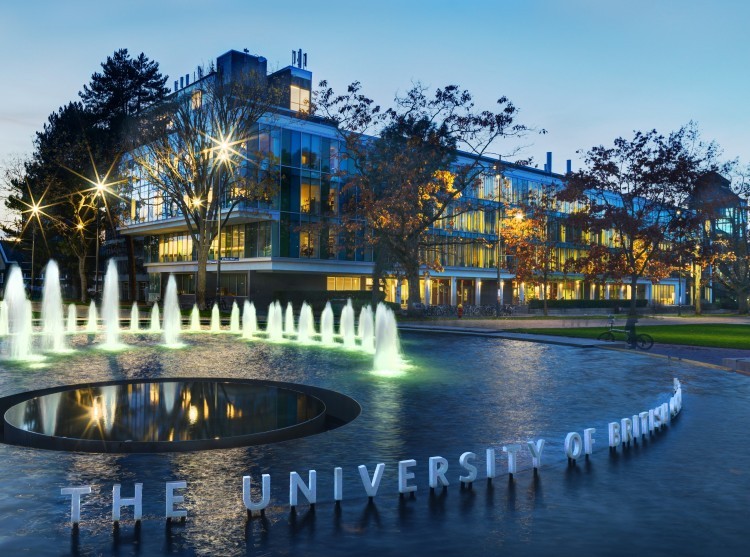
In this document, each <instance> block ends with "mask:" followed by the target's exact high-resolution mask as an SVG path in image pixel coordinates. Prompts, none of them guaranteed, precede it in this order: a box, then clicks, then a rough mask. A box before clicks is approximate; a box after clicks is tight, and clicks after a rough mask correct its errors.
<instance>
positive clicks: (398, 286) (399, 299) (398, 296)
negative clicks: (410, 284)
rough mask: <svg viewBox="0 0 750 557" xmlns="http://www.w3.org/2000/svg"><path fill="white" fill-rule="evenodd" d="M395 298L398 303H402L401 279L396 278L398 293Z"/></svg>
mask: <svg viewBox="0 0 750 557" xmlns="http://www.w3.org/2000/svg"><path fill="white" fill-rule="evenodd" d="M394 299H395V300H396V303H397V304H398V305H401V279H400V278H397V279H396V295H395V296H394Z"/></svg>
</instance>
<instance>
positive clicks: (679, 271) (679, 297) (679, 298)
mask: <svg viewBox="0 0 750 557" xmlns="http://www.w3.org/2000/svg"><path fill="white" fill-rule="evenodd" d="M676 215H677V226H678V227H679V228H678V229H677V249H678V250H679V251H678V263H677V316H678V317H680V316H682V246H681V243H680V238H681V232H682V226H681V219H682V211H681V210H680V209H677V212H676Z"/></svg>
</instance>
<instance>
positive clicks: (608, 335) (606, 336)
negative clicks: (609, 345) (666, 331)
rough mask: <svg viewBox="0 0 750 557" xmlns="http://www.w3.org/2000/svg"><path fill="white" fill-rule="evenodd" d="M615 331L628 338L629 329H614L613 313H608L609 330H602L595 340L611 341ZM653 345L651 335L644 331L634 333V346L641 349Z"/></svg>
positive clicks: (648, 348)
mask: <svg viewBox="0 0 750 557" xmlns="http://www.w3.org/2000/svg"><path fill="white" fill-rule="evenodd" d="M615 333H624V334H625V335H626V338H627V340H630V334H631V333H630V331H628V330H627V329H615V317H614V315H610V316H609V330H608V331H604V332H603V333H602V334H600V335H599V336H598V337H596V338H597V340H603V341H607V342H612V341H613V340H615ZM653 345H654V339H653V338H652V337H651V335H647V334H646V333H639V334H637V335H635V346H636V348H640V349H641V350H650V349H651V347H652V346H653Z"/></svg>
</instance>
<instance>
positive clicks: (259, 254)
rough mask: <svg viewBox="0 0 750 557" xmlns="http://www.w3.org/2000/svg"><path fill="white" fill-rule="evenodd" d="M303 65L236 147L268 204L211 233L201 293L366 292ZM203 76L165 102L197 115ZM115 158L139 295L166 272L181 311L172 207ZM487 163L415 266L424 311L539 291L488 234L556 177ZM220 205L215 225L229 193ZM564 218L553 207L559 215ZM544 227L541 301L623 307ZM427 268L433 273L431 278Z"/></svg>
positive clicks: (367, 268)
mask: <svg viewBox="0 0 750 557" xmlns="http://www.w3.org/2000/svg"><path fill="white" fill-rule="evenodd" d="M295 58H297V57H296V56H295ZM300 58H301V56H300ZM304 65H305V64H303V63H302V61H301V59H300V60H299V62H298V64H296V65H291V66H288V67H286V68H283V69H281V70H278V71H277V72H274V73H272V74H269V75H268V76H267V78H268V80H269V81H270V82H273V83H274V84H275V85H277V86H278V87H279V88H280V89H281V91H282V92H283V96H282V99H283V100H282V104H283V106H280V107H278V110H276V111H274V114H273V117H268V118H263V119H261V121H260V123H259V124H258V125H257V129H256V131H255V133H253V134H252V136H251V137H250V138H249V139H248V141H247V142H246V145H245V146H244V148H245V149H246V151H247V153H253V152H258V153H266V154H269V155H272V157H269V158H270V159H271V160H273V161H275V162H274V164H276V165H278V168H277V169H276V170H277V172H276V175H277V176H278V178H277V183H276V188H275V194H274V196H273V197H272V198H269V199H265V200H262V201H253V202H240V203H239V204H237V205H234V206H233V207H232V209H231V213H230V215H229V218H228V220H227V221H226V224H224V225H222V226H221V227H219V225H218V222H217V231H218V230H219V228H220V234H219V236H218V237H217V238H216V239H215V240H214V242H213V245H212V248H211V251H210V254H209V264H208V274H207V281H208V282H207V293H209V295H210V293H213V292H215V291H216V292H219V293H220V294H221V295H223V296H228V297H231V298H237V299H238V300H242V299H245V298H249V299H251V300H253V301H254V302H255V303H256V304H260V306H261V307H263V305H264V304H267V303H269V302H270V301H271V300H272V299H273V298H274V295H275V293H277V292H281V291H285V292H290V291H296V292H305V291H311V292H312V291H317V292H321V291H327V292H329V296H330V297H331V298H336V297H340V296H341V294H338V295H337V294H336V292H340V291H352V290H369V289H370V288H371V287H372V278H371V272H372V269H373V253H372V250H371V249H369V248H366V247H363V246H364V245H366V243H365V242H361V241H360V240H361V238H357V237H356V234H357V233H352V232H348V231H346V230H344V229H343V228H342V227H339V226H338V224H340V217H341V213H342V210H343V209H344V208H345V206H346V201H347V200H346V199H345V197H346V193H345V192H344V190H342V185H343V184H342V180H343V179H345V178H343V177H342V175H343V174H344V173H342V172H341V171H342V170H346V168H343V169H342V168H341V165H342V164H345V161H346V157H345V156H342V152H343V150H344V145H343V142H342V141H341V139H340V136H339V132H338V131H337V130H336V129H335V127H334V126H332V125H331V124H330V123H329V122H326V121H324V120H322V119H317V118H314V117H311V116H309V115H307V114H305V110H306V107H307V106H308V104H309V99H310V96H311V87H312V73H311V72H310V71H308V70H307V69H306V68H305V67H303V66H304ZM248 66H252V67H258V68H261V70H262V71H263V72H265V67H266V62H265V59H264V58H262V57H258V56H253V55H251V54H247V53H242V52H237V51H229V52H227V53H225V54H223V55H222V56H220V57H219V58H218V59H217V64H216V69H217V72H219V73H221V74H227V75H229V74H231V73H232V72H233V71H236V70H237V68H244V67H248ZM211 77H212V76H211V75H207V76H199V79H197V80H196V81H195V82H193V83H189V81H188V77H186V78H185V79H184V80H182V83H180V84H179V85H178V83H177V81H175V90H174V93H173V95H176V96H177V95H191V99H192V102H193V104H194V106H196V107H199V106H200V103H201V80H204V79H210V78H211ZM124 160H125V162H124V169H125V172H126V174H128V177H129V180H128V182H127V186H126V188H125V189H124V190H123V191H122V192H121V195H122V198H123V199H124V200H125V201H124V207H123V209H124V213H125V214H124V218H123V219H122V222H121V226H120V229H119V232H120V233H121V234H124V235H130V236H134V237H136V238H138V239H139V240H141V241H142V242H143V249H144V264H145V267H146V269H147V272H148V276H149V281H148V285H147V288H146V289H147V291H148V293H147V297H148V298H149V299H150V300H151V301H153V300H155V299H158V298H159V297H160V295H161V293H162V291H163V289H164V287H165V285H166V277H167V276H168V275H169V274H174V275H175V277H176V279H177V285H178V291H179V293H180V296H181V301H183V302H184V303H185V304H186V305H187V304H192V301H193V300H194V295H195V285H196V271H197V255H196V250H195V249H194V246H193V241H192V238H191V235H190V233H189V232H188V227H187V224H186V222H185V219H184V217H183V215H182V214H181V212H180V210H179V207H178V206H177V204H175V203H172V202H170V200H169V199H167V198H165V196H164V195H163V193H162V191H161V190H160V189H159V188H156V187H154V186H153V185H151V184H150V183H149V181H148V180H147V179H145V178H143V177H142V176H139V175H138V173H137V172H136V171H135V170H134V168H133V165H132V163H129V162H128V157H127V156H126V157H125V158H124ZM342 161H343V162H342ZM499 162H500V161H498V160H497V159H490V158H487V159H486V160H483V161H482V164H483V165H484V166H485V168H486V171H485V173H484V175H483V178H482V180H480V183H479V184H478V186H477V187H475V188H473V189H472V190H471V191H469V192H466V193H465V194H464V196H463V198H464V200H465V201H469V202H471V203H472V205H473V206H474V207H475V209H474V210H471V211H468V212H460V213H457V214H456V215H455V217H449V218H447V219H444V220H442V221H440V222H439V223H438V224H436V226H435V227H434V228H433V230H432V231H431V234H433V235H435V236H436V237H442V238H445V239H446V241H445V242H438V245H436V246H435V247H434V248H431V249H430V252H429V253H424V254H423V260H424V261H434V262H436V263H437V265H434V266H430V269H428V268H427V267H425V268H424V271H423V273H422V276H421V278H420V292H422V296H423V299H422V302H423V303H424V304H425V305H443V304H445V305H453V306H455V305H458V304H464V305H467V304H468V305H493V304H495V302H496V300H497V299H498V296H501V299H502V302H504V303H524V302H526V301H528V300H530V299H539V298H541V297H542V292H541V291H540V288H539V287H532V286H528V285H525V284H523V283H519V282H518V281H516V280H515V275H514V274H513V265H512V257H511V256H509V255H508V254H505V253H502V250H503V245H502V244H503V242H501V241H499V229H500V227H501V226H502V225H503V224H502V223H503V222H504V219H506V218H508V217H509V215H510V214H511V212H512V210H513V207H514V206H516V205H517V204H520V203H523V202H525V201H527V200H528V199H529V198H530V196H533V195H534V194H535V192H536V193H538V192H540V191H542V190H543V189H545V188H550V187H552V188H555V187H559V186H560V185H561V184H562V179H563V175H562V174H558V173H554V172H552V159H551V154H548V159H547V164H546V165H545V168H544V169H537V168H530V167H524V166H518V165H514V164H510V163H505V162H503V163H502V164H499ZM568 165H569V162H568ZM222 195H223V197H222V204H223V206H224V211H225V213H224V215H226V214H227V212H228V211H229V207H230V205H232V201H233V200H232V192H224V193H223V194H222ZM572 209H573V207H571V206H568V205H563V206H561V207H560V208H559V211H560V215H562V214H564V213H566V212H570V211H571V210H572ZM548 226H549V235H550V237H551V238H552V239H553V240H554V242H555V256H554V258H553V262H552V272H553V277H554V279H553V280H552V281H551V283H550V284H549V289H548V292H547V297H548V298H549V299H623V300H625V299H629V298H630V287H629V286H623V285H619V284H598V285H597V284H592V283H589V282H587V281H585V280H584V279H583V277H582V276H578V275H575V274H571V273H569V272H568V273H564V272H563V264H564V263H565V261H567V260H568V259H570V258H572V257H575V256H576V253H577V252H578V251H579V250H581V249H583V248H581V242H580V240H581V233H580V231H576V230H573V229H571V228H570V227H569V226H567V225H566V224H564V223H563V222H562V219H555V218H551V219H550V220H549V224H548ZM359 234H363V233H359ZM598 240H599V242H600V243H603V244H605V245H607V244H608V243H610V242H612V238H611V237H608V236H607V234H606V233H603V234H602V237H601V238H599V239H598ZM139 245H140V244H139ZM219 259H220V261H221V263H220V267H221V268H220V272H219V270H218V269H217V262H218V261H219ZM435 268H437V269H439V271H435V270H431V269H435ZM217 281H218V283H219V284H218V288H217ZM680 281H681V282H680ZM678 284H681V286H680V287H678ZM407 292H408V289H407V285H406V284H405V282H404V281H400V280H398V279H397V278H389V279H387V280H386V287H385V295H386V299H387V300H389V301H393V302H401V303H405V301H406V296H407ZM685 292H686V288H685V278H681V277H672V278H667V279H664V280H662V281H660V283H659V284H656V285H652V284H651V282H650V281H649V280H646V279H644V280H643V281H641V283H639V284H638V287H637V292H636V295H637V297H638V298H640V299H645V300H648V301H649V303H653V304H661V305H670V304H676V303H677V302H678V301H680V302H681V303H683V304H684V303H686V300H685ZM678 296H679V297H680V298H681V300H678ZM709 296H710V293H709Z"/></svg>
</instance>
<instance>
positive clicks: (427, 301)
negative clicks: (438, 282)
mask: <svg viewBox="0 0 750 557" xmlns="http://www.w3.org/2000/svg"><path fill="white" fill-rule="evenodd" d="M431 282H432V281H431V280H430V277H425V278H424V305H426V306H429V305H430V283H431Z"/></svg>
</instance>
